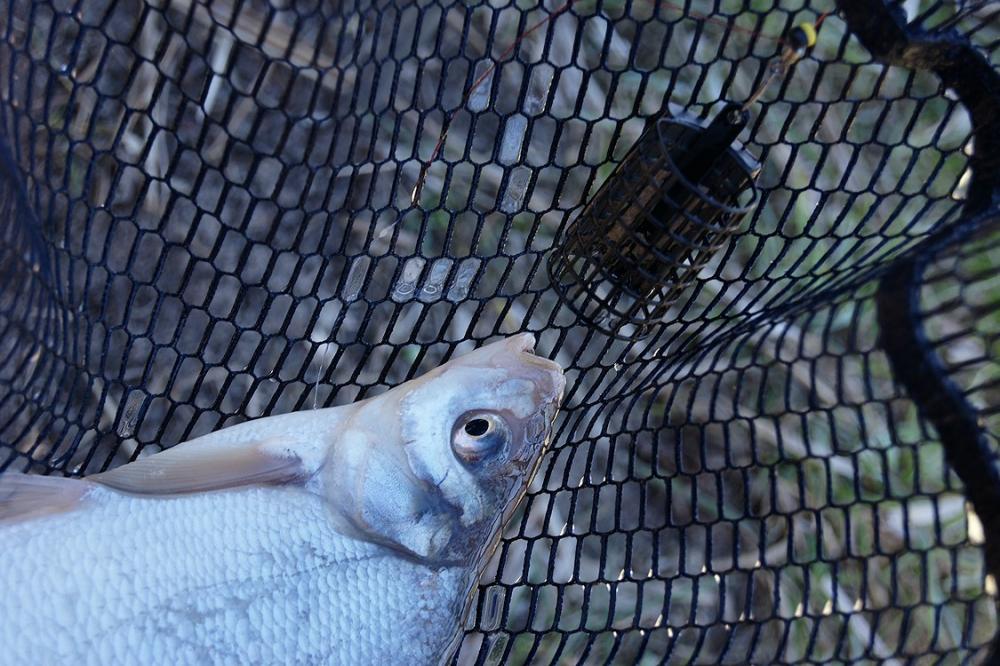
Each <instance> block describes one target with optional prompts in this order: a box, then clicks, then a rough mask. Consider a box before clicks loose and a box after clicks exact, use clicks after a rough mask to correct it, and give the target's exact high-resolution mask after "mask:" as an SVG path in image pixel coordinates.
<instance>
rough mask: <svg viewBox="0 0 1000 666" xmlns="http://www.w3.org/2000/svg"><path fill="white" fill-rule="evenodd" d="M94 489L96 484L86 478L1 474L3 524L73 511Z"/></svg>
mask: <svg viewBox="0 0 1000 666" xmlns="http://www.w3.org/2000/svg"><path fill="white" fill-rule="evenodd" d="M92 488H93V484H91V483H88V482H87V481H84V480H83V479H71V478H66V477H61V476H41V475H38V474H22V473H20V472H5V473H4V474H0V525H2V524H7V523H15V522H19V521H21V520H27V519H30V518H40V517H42V516H47V515H51V514H55V513H64V512H67V511H72V510H73V509H76V508H78V507H79V506H80V504H82V502H83V499H84V497H85V496H86V494H87V493H88V492H89V491H90V490H91V489H92Z"/></svg>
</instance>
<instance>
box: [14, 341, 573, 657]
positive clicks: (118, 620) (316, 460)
mask: <svg viewBox="0 0 1000 666" xmlns="http://www.w3.org/2000/svg"><path fill="white" fill-rule="evenodd" d="M531 346H532V341H531V338H530V336H523V335H522V336H516V337H514V338H509V339H507V340H505V341H501V342H499V343H495V344H493V345H488V346H486V347H483V348H481V349H479V350H476V351H475V352H472V353H470V354H468V355H466V356H463V357H461V358H459V359H456V360H454V361H452V362H450V363H447V364H445V365H443V366H441V367H439V368H437V369H435V370H433V371H431V372H429V373H427V374H426V375H424V376H423V377H420V378H418V379H416V380H413V381H411V382H407V383H406V384H403V385H401V386H399V387H396V388H395V389H393V390H391V391H389V392H387V393H385V394H383V395H381V396H378V397H376V398H372V399H369V400H366V401H362V402H359V403H356V404H354V405H348V406H345V407H338V408H331V409H325V410H315V411H312V412H300V413H296V414H288V415H283V416H276V417H268V418H265V419H259V420H256V421H250V422H247V423H244V424H241V425H238V426H234V427H231V428H226V429H224V430H221V431H219V432H216V433H212V434H211V435H208V436H206V437H203V438H199V439H198V440H193V441H191V442H188V443H185V444H182V445H179V446H177V447H174V448H173V449H170V450H168V451H166V452H164V453H160V454H156V455H154V456H150V457H149V458H145V459H140V460H139V461H137V462H135V463H131V464H130V465H126V466H124V467H121V468H118V469H117V470H114V471H112V472H109V473H105V474H101V475H96V476H95V477H92V480H89V481H88V480H74V479H45V478H41V477H25V476H22V475H13V476H11V475H4V476H3V477H0V502H4V501H5V500H4V499H3V489H4V487H5V481H6V482H7V488H8V493H7V499H6V502H7V503H8V507H7V511H6V517H2V516H4V515H5V514H4V512H3V511H0V557H2V567H0V618H2V619H0V663H3V664H47V663H71V662H72V663H84V664H87V663H93V664H108V663H142V664H154V663H164V664H166V663H170V664H178V663H183V664H198V663H207V664H245V663H303V664H396V663H406V664H425V663H426V664H430V663H437V662H440V661H441V660H442V659H443V658H445V657H447V655H448V654H449V653H450V651H451V649H452V648H453V647H454V646H455V645H456V644H457V641H458V640H459V639H460V636H461V630H462V624H463V620H464V615H465V613H466V611H467V608H466V607H467V605H468V601H469V599H470V595H471V591H472V590H473V588H474V586H475V584H476V581H477V580H478V577H479V575H480V573H481V570H482V568H483V566H484V565H485V561H486V559H487V557H488V556H489V554H490V552H491V550H492V548H494V547H495V545H496V543H497V540H498V538H499V532H500V530H501V528H502V525H503V523H504V522H505V520H506V519H507V518H508V517H509V515H510V514H511V513H512V511H513V509H514V507H515V505H516V504H517V502H518V501H519V500H520V498H521V496H522V495H523V493H524V490H525V488H526V486H527V484H528V482H529V481H530V478H531V476H532V474H533V473H534V470H535V469H536V467H537V464H538V461H539V459H540V457H541V453H542V451H543V449H544V445H545V440H546V438H547V436H548V433H549V430H550V427H551V421H552V418H553V416H554V413H555V410H556V408H557V406H558V401H559V399H560V396H561V393H562V389H563V378H562V373H561V371H560V370H559V369H558V366H556V365H555V364H553V363H551V362H549V361H546V360H544V359H539V358H537V357H534V356H532V355H530V354H529V350H530V348H531ZM10 489H13V490H10Z"/></svg>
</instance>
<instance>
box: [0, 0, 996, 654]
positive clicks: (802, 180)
mask: <svg viewBox="0 0 1000 666" xmlns="http://www.w3.org/2000/svg"><path fill="white" fill-rule="evenodd" d="M801 21H809V22H813V23H815V24H819V30H818V38H817V40H816V43H815V45H814V46H813V47H812V48H811V49H809V50H808V53H804V55H803V57H802V58H801V60H799V61H798V62H796V63H794V65H793V66H792V67H791V68H790V69H789V70H788V71H787V72H786V73H785V74H784V75H783V76H781V77H777V80H774V81H770V82H768V77H769V73H770V72H772V71H773V70H772V63H773V61H774V59H775V58H776V56H777V54H778V53H779V52H780V51H781V49H782V47H783V45H784V44H785V43H786V42H787V40H788V38H787V35H788V34H789V30H790V29H791V28H792V27H793V26H794V25H796V24H797V23H799V22H801ZM0 30H2V39H0V211H2V215H0V235H2V243H0V255H2V264H0V358H2V363H0V470H3V469H9V470H26V471H31V472H37V473H43V474H46V473H47V474H68V475H85V474H93V473H96V472H99V471H102V470H106V469H109V468H112V467H115V466H118V465H121V464H123V463H124V462H127V461H129V460H131V459H134V458H136V457H137V456H139V455H140V454H143V455H145V454H146V453H148V452H155V451H157V450H160V449H161V448H165V447H169V446H171V445H174V444H176V443H178V442H181V441H184V440H187V439H190V438H192V437H195V436H197V435H201V434H204V433H206V432H210V431H212V430H216V429H218V428H220V427H222V426H224V425H228V424H232V423H237V422H240V421H243V420H246V419H249V418H255V417H259V416H262V415H268V414H279V413H284V412H289V411H293V410H301V409H309V408H312V407H316V406H327V405H335V404H344V403H348V402H351V401H353V400H356V399H358V398H361V397H364V396H366V395H374V394H376V393H379V392H382V391H384V390H386V389H387V388H388V387H391V386H394V385H396V384H398V383H400V382H402V381H404V380H405V379H407V378H410V377H413V376H415V375H417V374H418V373H420V372H422V371H424V370H426V369H429V368H431V367H434V366H436V365H438V364H439V363H441V362H442V361H443V360H445V359H447V358H450V357H452V356H454V355H455V354H457V353H460V352H462V351H464V350H467V349H471V348H472V347H474V346H477V345H478V344H481V343H482V342H483V341H485V340H487V339H489V338H491V337H493V336H496V335H498V334H510V333H514V332H518V331H531V332H534V333H536V335H537V337H538V340H539V342H538V351H539V353H540V354H541V355H544V356H548V357H550V358H552V359H554V360H556V361H558V362H559V363H560V364H561V365H562V366H563V367H565V368H566V370H567V379H568V388H567V395H566V400H565V404H564V408H563V410H562V413H561V415H560V418H559V421H558V422H557V431H556V434H555V437H554V442H553V446H552V450H551V452H550V453H549V454H548V455H547V457H546V458H545V459H544V461H543V463H542V466H541V469H540V472H539V475H538V476H537V477H536V479H535V482H534V483H533V485H532V487H531V488H530V489H529V493H528V497H527V500H526V502H525V504H524V508H523V511H522V512H520V513H518V514H517V515H516V516H515V518H514V520H513V521H512V522H511V523H510V524H509V525H508V527H507V530H506V532H505V534H504V537H503V541H502V543H501V547H500V549H499V551H498V553H497V556H496V557H495V558H494V560H493V561H492V562H491V564H490V566H489V567H488V568H487V571H486V574H485V575H484V577H483V579H482V583H481V586H480V588H479V591H478V594H477V597H476V599H475V600H474V604H473V606H472V613H471V615H470V617H469V620H468V632H467V636H466V638H465V641H464V642H463V643H462V645H461V648H460V649H459V651H458V653H457V655H456V656H455V659H456V661H457V662H459V663H474V662H476V663H499V662H509V663H523V662H525V661H532V662H535V663H549V662H557V661H558V662H561V663H576V662H586V663H604V662H613V661H617V662H622V663H630V662H638V663H643V664H646V663H658V662H659V661H661V660H663V659H668V660H671V661H677V662H682V661H687V660H697V661H699V662H703V663H704V662H710V661H712V662H714V661H721V662H727V663H742V662H747V661H752V662H758V663H760V662H772V661H781V662H813V663H815V662H821V661H826V660H830V659H838V660H851V661H864V660H884V659H893V658H898V659H903V658H909V657H918V658H920V660H921V661H924V660H926V661H932V660H935V659H936V658H937V657H938V656H942V655H944V656H950V657H951V658H955V657H959V658H965V657H984V656H986V654H987V653H988V651H989V649H990V645H991V643H992V641H993V637H994V634H995V631H996V612H995V611H996V589H995V582H994V578H993V574H997V573H1000V549H998V546H997V543H998V540H1000V511H998V510H997V507H998V506H1000V482H998V475H997V469H996V465H995V456H996V452H997V445H998V442H997V437H998V435H1000V407H998V405H1000V399H998V398H1000V364H998V356H1000V278H998V276H997V266H998V265H1000V225H998V223H997V218H996V216H995V204H996V201H997V199H996V194H997V189H998V188H997V179H998V178H1000V168H998V167H997V164H996V161H997V159H1000V146H998V144H1000V130H998V129H997V122H998V118H1000V114H998V112H1000V84H998V78H997V75H998V74H997V67H998V65H1000V62H998V61H1000V12H998V10H997V8H996V7H995V6H993V5H991V4H990V3H988V2H974V1H973V2H950V1H949V2H946V1H941V2H926V1H923V0H914V1H912V2H909V1H908V2H905V3H883V2H880V1H879V0H837V1H835V0H809V1H807V2H778V3H771V2H767V1H766V0H765V1H762V2H758V1H756V0H754V1H747V2H741V1H736V0H733V1H730V0H719V1H718V2H715V3H674V2H668V1H662V2H661V1H654V0H631V1H628V0H626V1H622V0H606V1H595V0H568V1H562V0H556V1H555V2H544V3H541V4H535V3H528V2H519V3H514V2H443V1H441V0H426V1H420V2H414V3H375V4H365V3H360V4H359V3H355V2H340V3H326V2H317V1H310V0H304V1H301V2H299V1H290V2H277V3H272V4H267V3H263V2H257V1H250V2H237V0H224V1H222V2H211V3H203V2H200V1H198V0H167V1H165V2H164V1H158V0H154V1H152V2H148V3H143V2H138V1H135V0H123V1H115V0H97V1H95V2H86V3H83V2H76V3H74V2H68V1H66V2H60V1H56V2H39V3H29V2H26V1H25V0H12V1H11V2H8V3H6V4H5V5H3V6H2V7H0ZM772 78H775V77H772ZM758 93H759V94H760V96H759V98H758V99H757V100H756V101H755V102H754V103H753V104H752V105H750V106H749V107H748V108H749V110H750V111H751V116H750V120H749V122H748V124H747V125H746V126H745V127H744V128H743V129H742V131H740V134H739V141H740V143H741V144H742V146H743V148H744V149H745V151H746V152H747V153H748V154H749V155H751V156H752V157H753V158H755V159H756V160H757V161H758V162H759V166H760V172H759V174H756V181H755V187H756V190H757V195H758V196H759V200H757V201H756V202H755V203H754V205H752V206H749V207H748V209H749V211H750V212H749V214H747V215H745V216H743V217H737V218H734V219H733V220H731V223H732V224H733V225H738V226H733V227H732V228H728V229H723V230H722V231H725V234H724V237H723V236H718V237H717V238H716V240H715V241H713V244H712V253H711V254H707V255H704V256H700V257H699V258H698V263H697V264H695V263H693V260H687V259H685V260H684V261H683V262H682V263H684V265H685V266H687V267H690V266H694V268H693V269H691V270H688V271H687V273H689V274H690V275H688V277H687V278H685V280H684V281H682V282H681V283H679V284H666V285H663V286H664V288H669V291H670V299H668V300H666V301H663V303H662V307H660V309H659V310H657V312H656V319H655V321H654V322H653V325H651V326H647V327H645V328H643V330H642V331H641V333H642V335H635V336H622V335H615V334H614V333H615V332H614V331H611V332H610V333H609V332H608V331H607V330H605V329H606V328H607V327H606V326H603V327H602V326H601V322H600V321H596V322H594V321H591V320H588V319H587V318H586V317H584V316H581V314H580V312H579V311H578V309H574V307H572V305H573V304H572V303H570V302H568V301H567V299H566V296H565V293H564V292H565V290H562V289H560V288H556V287H559V285H558V284H554V283H553V275H552V272H551V269H550V266H551V257H552V256H555V255H558V253H559V252H564V251H565V248H566V247H569V246H568V245H566V243H568V241H567V240H566V239H568V238H570V237H572V235H573V233H574V226H573V225H574V224H575V223H576V222H579V221H580V220H583V219H584V217H585V216H583V215H581V212H582V211H584V210H585V207H586V205H587V203H588V201H590V200H591V198H592V197H593V196H594V193H595V192H596V191H597V190H598V188H599V187H600V186H601V184H602V183H603V182H605V181H606V180H607V179H608V178H609V176H612V177H617V176H615V173H616V172H615V167H616V165H617V164H618V163H620V162H621V161H622V160H623V159H625V157H626V155H627V154H628V153H629V150H630V149H631V148H632V147H633V145H635V144H636V142H637V140H638V139H639V137H640V135H641V134H642V133H643V130H644V129H645V128H646V127H647V119H650V118H656V117H659V116H661V115H662V114H664V113H666V114H667V115H668V116H670V117H674V116H678V117H679V114H681V112H683V114H684V115H685V117H688V118H694V119H695V120H700V121H707V120H709V119H711V118H712V117H713V116H714V115H715V114H716V113H717V112H718V110H719V109H720V108H721V107H722V106H723V101H735V102H737V103H742V102H744V101H746V100H749V99H751V97H752V96H754V95H756V94H758ZM587 219H590V218H587ZM581 224H583V223H582V222H581ZM580 230H585V228H584V227H582V226H581V227H579V228H577V229H576V231H580ZM592 231H593V230H592ZM602 235H603V234H602V233H601V229H599V228H598V229H597V230H596V232H595V233H592V234H591V236H590V237H591V238H600V237H602ZM672 275H673V276H674V278H675V279H679V278H677V275H679V273H674V274H672ZM661 277H662V276H661ZM556 278H558V276H556ZM664 279H667V280H668V281H669V279H670V278H669V276H668V277H667V278H664ZM585 286H586V285H585ZM598 319H599V318H598ZM973 509H976V510H977V511H974V510H973ZM977 514H978V516H977ZM81 557H86V554H81ZM2 558H3V555H2V554H0V562H2Z"/></svg>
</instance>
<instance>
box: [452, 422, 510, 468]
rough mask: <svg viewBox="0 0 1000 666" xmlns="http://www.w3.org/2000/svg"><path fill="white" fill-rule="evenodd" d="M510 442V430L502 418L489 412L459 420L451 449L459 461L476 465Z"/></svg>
mask: <svg viewBox="0 0 1000 666" xmlns="http://www.w3.org/2000/svg"><path fill="white" fill-rule="evenodd" d="M509 440H510V429H509V428H508V427H507V424H506V423H505V422H504V420H503V419H502V418H500V417H499V416H497V415H496V414H491V413H489V412H480V413H474V414H468V415H466V416H464V417H463V418H461V419H459V421H458V427H457V428H455V434H454V435H453V436H452V442H451V447H452V449H453V450H454V451H455V455H457V456H458V457H459V458H460V459H462V460H463V461H464V462H467V463H476V462H479V461H480V460H482V459H484V458H486V457H488V456H490V455H492V454H494V453H496V452H497V451H499V450H500V449H502V448H503V446H504V445H505V444H507V442H508V441H509Z"/></svg>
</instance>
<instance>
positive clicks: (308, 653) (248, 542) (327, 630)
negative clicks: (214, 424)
mask: <svg viewBox="0 0 1000 666" xmlns="http://www.w3.org/2000/svg"><path fill="white" fill-rule="evenodd" d="M91 493H93V495H92V496H91V497H90V498H88V500H89V501H92V502H94V503H95V507H94V508H93V509H92V510H91V511H88V512H85V513H80V514H73V513H69V514H60V515H56V516H49V517H45V518H42V519H39V520H38V521H34V522H31V523H24V524H20V525H13V526H11V527H9V528H7V529H5V530H3V531H0V550H2V551H3V552H4V554H5V562H6V564H7V566H8V567H10V569H8V571H7V572H5V577H6V578H7V579H8V580H22V581H25V584H24V585H23V586H18V587H14V588H13V589H10V590H7V593H6V594H4V595H2V596H0V617H12V616H13V615H14V614H18V615H20V620H19V623H18V624H19V625H21V626H24V625H31V626H35V627H39V628H45V634H44V635H26V634H24V633H22V632H18V631H12V629H13V627H14V626H15V625H12V624H11V623H7V622H3V623H0V645H2V646H3V655H2V659H3V661H4V662H5V663H39V664H44V663H66V662H68V661H69V660H71V659H73V658H74V656H75V655H77V654H78V653H79V652H80V650H81V648H84V652H86V653H88V654H90V655H91V659H89V660H88V662H89V663H95V664H99V663H111V662H122V661H126V662H145V663H172V664H179V663H184V664H194V663H202V662H203V661H204V660H205V659H206V658H207V659H208V660H209V661H210V662H211V663H234V664H235V663H275V662H278V661H294V662H296V663H319V662H322V663H375V662H379V661H382V662H383V663H394V662H395V659H396V658H397V657H398V655H397V654H393V652H392V650H391V649H387V648H391V643H392V642H389V643H388V644H387V642H386V641H385V640H384V637H385V636H387V635H389V634H390V632H391V633H392V634H395V635H396V636H397V637H398V636H399V634H400V633H402V634H404V635H405V640H406V641H407V642H410V644H411V645H412V646H413V647H414V648H416V649H418V650H420V651H422V652H425V653H429V652H433V648H434V646H435V645H440V644H441V643H442V641H444V642H447V640H448V636H447V635H445V634H448V633H449V632H450V629H449V628H448V627H447V626H442V625H441V624H440V623H435V622H434V619H435V618H436V617H442V616H445V617H447V616H450V615H456V614H458V613H459V612H460V606H461V605H462V604H463V602H464V599H463V598H462V595H461V590H462V588H463V585H460V584H456V582H458V579H460V578H461V577H462V576H463V575H465V572H464V571H463V570H462V568H460V567H441V568H432V567H427V566H422V565H420V564H416V563H414V562H411V561H409V560H407V559H405V558H403V557H400V556H398V555H397V554H396V553H394V552H393V551H392V550H391V549H389V548H385V547H383V546H379V545H376V544H372V543H368V542H364V541H360V540H356V539H352V538H349V537H345V536H343V535H342V534H340V533H338V532H337V531H335V530H334V529H332V528H331V527H330V522H329V516H328V512H329V509H328V508H327V507H326V506H324V504H323V501H322V499H321V498H319V497H317V496H316V495H313V494H311V493H308V492H305V491H302V490H298V489H286V488H268V487H257V488H247V489H239V490H227V491H218V492H212V493H201V494H198V495H191V496H181V497H176V498H172V499H170V500H150V499H146V498H138V497H131V496H128V495H122V494H117V493H113V492H111V491H105V490H102V489H95V490H92V491H91ZM278 495H280V497H276V496H278ZM290 512H291V513H292V515H294V517H295V519H294V522H291V521H290V515H289V514H290ZM129 552H142V553H143V554H144V557H143V559H142V562H141V565H140V566H138V567H133V566H132V564H131V562H129V561H122V560H121V558H122V556H123V554H127V553H129ZM39 557H43V558H44V562H45V566H44V568H43V570H44V571H47V572H48V575H47V576H45V577H44V578H41V579H39V578H33V576H34V575H35V572H36V571H38V562H37V561H36V559H37V558H39ZM88 562H89V563H91V565H90V566H88ZM97 562H100V563H102V565H101V566H100V567H97V566H93V563H97ZM95 576H102V577H104V580H95V579H94V577H95ZM126 583H127V585H126ZM126 588H127V589H126ZM448 590H453V591H454V592H455V593H454V594H450V595H449V594H441V592H442V591H448ZM127 591H131V593H130V594H123V592H127ZM73 598H75V599H76V602H75V603H66V602H67V600H69V599H73ZM372 613H377V614H378V615H377V616H373V615H371V614H372ZM26 615H28V616H26ZM362 628H363V629H364V630H366V633H367V635H364V634H362V635H361V636H356V637H357V638H358V640H354V641H351V642H340V643H338V642H337V641H335V640H331V637H336V636H347V635H351V634H352V632H354V630H356V629H362ZM135 632H137V634H138V636H141V637H142V640H121V638H122V636H123V635H127V634H130V633H135ZM49 636H57V637H60V639H61V640H56V641H52V640H51V639H49V638H48V637H49ZM138 636H137V638H138ZM67 639H68V640H67ZM80 643H84V644H85V645H80ZM203 645H209V646H211V648H210V652H209V653H208V654H206V652H205V649H204V648H203V647H202V646H203Z"/></svg>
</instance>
